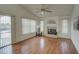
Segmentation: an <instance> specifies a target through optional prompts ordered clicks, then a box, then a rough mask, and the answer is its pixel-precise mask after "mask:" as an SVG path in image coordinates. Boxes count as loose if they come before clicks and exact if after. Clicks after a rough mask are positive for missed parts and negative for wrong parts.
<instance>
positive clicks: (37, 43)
mask: <svg viewBox="0 0 79 59" xmlns="http://www.w3.org/2000/svg"><path fill="white" fill-rule="evenodd" d="M0 54H77V51H76V49H75V47H74V45H73V43H72V41H71V39H63V38H58V39H56V38H49V37H33V38H31V39H28V40H25V41H22V42H20V43H17V44H14V45H9V46H6V47H4V48H0Z"/></svg>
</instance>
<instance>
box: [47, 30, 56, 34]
mask: <svg viewBox="0 0 79 59" xmlns="http://www.w3.org/2000/svg"><path fill="white" fill-rule="evenodd" d="M48 34H53V35H57V31H56V29H48Z"/></svg>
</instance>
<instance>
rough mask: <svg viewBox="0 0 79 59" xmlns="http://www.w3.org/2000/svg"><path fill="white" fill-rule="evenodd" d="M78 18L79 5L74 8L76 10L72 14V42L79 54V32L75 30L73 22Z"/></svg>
mask: <svg viewBox="0 0 79 59" xmlns="http://www.w3.org/2000/svg"><path fill="white" fill-rule="evenodd" d="M76 16H79V5H75V6H74V10H73V13H72V19H71V25H72V26H71V38H72V41H73V43H74V45H75V47H76V49H77V51H78V53H79V31H76V30H74V29H73V25H74V23H73V21H74V20H75V19H74V18H75V17H76Z"/></svg>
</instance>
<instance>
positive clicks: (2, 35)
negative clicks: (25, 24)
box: [0, 15, 12, 47]
mask: <svg viewBox="0 0 79 59" xmlns="http://www.w3.org/2000/svg"><path fill="white" fill-rule="evenodd" d="M11 43H12V42H11V16H4V15H0V47H3V46H6V45H9V44H11Z"/></svg>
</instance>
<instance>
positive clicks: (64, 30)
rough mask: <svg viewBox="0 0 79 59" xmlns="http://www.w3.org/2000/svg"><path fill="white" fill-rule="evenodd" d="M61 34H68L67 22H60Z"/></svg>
mask: <svg viewBox="0 0 79 59" xmlns="http://www.w3.org/2000/svg"><path fill="white" fill-rule="evenodd" d="M62 33H66V34H67V33H68V20H62Z"/></svg>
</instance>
